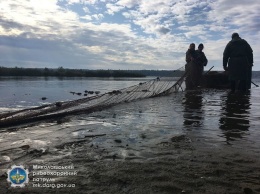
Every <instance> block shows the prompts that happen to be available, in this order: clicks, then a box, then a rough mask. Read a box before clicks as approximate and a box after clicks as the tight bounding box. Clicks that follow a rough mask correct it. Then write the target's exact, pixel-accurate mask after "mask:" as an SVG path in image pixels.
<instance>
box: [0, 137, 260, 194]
mask: <svg viewBox="0 0 260 194" xmlns="http://www.w3.org/2000/svg"><path fill="white" fill-rule="evenodd" d="M97 138H101V137H94V138H88V140H86V141H82V142H78V143H75V142H74V143H67V144H62V145H60V146H57V147H56V148H57V150H56V151H55V153H52V151H50V152H48V153H46V154H39V153H38V154H37V153H28V154H27V156H28V157H30V158H31V160H28V161H26V162H25V166H28V167H29V168H30V166H32V165H35V164H39V165H40V164H43V163H45V164H46V163H48V164H49V165H61V166H66V165H70V164H73V165H74V166H75V170H77V171H78V174H77V176H70V177H63V178H60V179H59V180H58V181H56V182H58V183H65V184H66V183H75V185H76V186H75V188H59V189H57V188H56V189H53V188H33V186H32V184H33V181H30V182H29V184H28V185H27V186H26V187H25V188H23V189H21V188H10V186H9V184H8V183H7V181H6V175H5V174H3V173H2V175H1V178H0V184H1V193H111V194H114V193H136V194H137V193H138V194H139V193H234V194H238V193H260V184H259V183H260V182H259V180H260V161H259V155H257V153H250V152H247V150H245V149H236V148H232V147H228V146H227V147H226V148H225V149H222V148H221V149H220V148H216V147H212V146H206V145H205V144H204V143H201V142H200V141H198V139H193V138H191V137H188V136H186V135H179V136H173V137H171V138H169V139H168V140H167V141H162V142H159V143H158V144H157V145H156V146H154V147H153V148H152V149H151V150H150V151H149V152H147V153H146V154H147V156H148V157H147V158H144V155H145V154H143V157H141V156H137V155H135V154H134V151H133V150H131V145H129V144H125V142H124V140H122V141H121V142H119V141H114V147H116V149H113V151H112V150H111V149H110V148H107V147H104V146H100V145H99V146H97V145H93V139H97ZM112 139H113V137H112ZM115 140H116V139H115ZM119 144H120V145H119ZM122 149H123V150H125V155H124V156H122V154H120V150H122ZM57 153H62V154H61V155H60V157H61V158H62V160H61V159H59V158H56V159H55V157H54V156H53V154H55V155H56V156H57ZM144 153H145V152H144ZM47 158H49V159H48V160H47ZM50 158H53V159H50ZM8 166H10V165H9V164H5V165H1V169H4V168H6V167H8ZM31 171H35V170H31ZM30 178H31V179H32V178H33V177H32V175H30Z"/></svg>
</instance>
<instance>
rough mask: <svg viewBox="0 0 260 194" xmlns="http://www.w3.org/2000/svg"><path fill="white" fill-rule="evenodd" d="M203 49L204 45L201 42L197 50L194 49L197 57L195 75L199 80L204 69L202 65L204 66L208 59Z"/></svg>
mask: <svg viewBox="0 0 260 194" xmlns="http://www.w3.org/2000/svg"><path fill="white" fill-rule="evenodd" d="M203 49H204V45H203V44H202V43H201V44H199V46H198V50H196V53H197V59H196V63H197V77H198V80H199V81H201V78H202V74H203V71H204V66H206V65H207V64H208V59H207V57H206V55H205V53H204V52H203V51H202V50H203Z"/></svg>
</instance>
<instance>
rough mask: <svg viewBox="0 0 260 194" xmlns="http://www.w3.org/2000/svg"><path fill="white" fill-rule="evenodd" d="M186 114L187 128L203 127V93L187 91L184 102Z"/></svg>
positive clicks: (184, 114) (184, 116)
mask: <svg viewBox="0 0 260 194" xmlns="http://www.w3.org/2000/svg"><path fill="white" fill-rule="evenodd" d="M183 105H184V113H183V118H184V121H183V124H184V126H185V127H190V126H195V127H200V126H202V125H203V119H204V111H203V109H202V106H203V99H202V91H201V90H195V91H186V93H185V98H184V100H183Z"/></svg>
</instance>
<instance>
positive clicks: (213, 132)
mask: <svg viewBox="0 0 260 194" xmlns="http://www.w3.org/2000/svg"><path fill="white" fill-rule="evenodd" d="M149 79H151V78H120V79H114V78H111V79H108V78H104V79H101V78H63V79H58V78H41V77H22V78H12V77H1V78H0V91H1V93H0V112H7V111H12V110H17V109H22V108H27V107H34V106H39V105H42V104H48V103H53V102H56V101H65V100H72V99H79V98H82V97H83V96H82V95H81V96H79V95H75V94H74V95H73V94H72V93H71V92H80V93H82V94H84V91H85V90H93V91H100V92H101V93H105V92H108V91H111V90H115V89H121V88H125V87H129V86H132V85H135V84H138V83H140V82H144V81H146V80H149ZM254 81H255V83H256V84H260V80H254ZM42 97H46V98H47V99H46V100H42V99H41V98H42ZM259 102H260V88H258V87H255V86H253V85H252V89H251V91H250V93H248V94H230V93H229V91H227V90H216V89H203V90H197V91H179V92H178V93H173V94H171V95H168V96H162V97H156V98H150V99H144V100H141V101H135V102H130V103H123V104H119V105H116V106H114V107H111V108H109V109H105V110H103V111H99V112H94V113H91V114H81V115H76V116H70V117H68V118H65V119H63V120H62V121H61V122H58V121H55V120H54V121H47V122H41V123H37V124H32V125H25V126H17V127H12V128H3V129H1V131H0V159H1V161H0V164H5V163H8V162H10V161H15V163H16V164H17V163H19V164H27V163H30V162H32V161H33V162H34V163H39V162H46V161H51V160H54V159H57V158H58V159H60V158H63V157H67V156H68V155H69V154H70V153H71V151H72V150H71V149H74V148H73V147H69V148H66V149H65V148H64V145H67V143H69V142H82V141H84V139H85V136H88V135H102V136H100V137H98V138H93V139H91V141H87V142H86V143H88V144H89V146H94V147H95V146H97V147H98V146H99V147H103V148H105V149H107V150H109V153H110V155H111V154H112V155H113V154H115V155H116V157H118V158H121V159H123V160H138V161H140V160H147V159H150V158H159V157H161V155H162V154H160V153H158V152H154V151H153V149H154V148H155V147H156V146H157V145H158V144H160V143H162V142H166V141H168V140H169V137H174V136H180V135H185V136H188V137H189V139H186V141H199V142H202V144H203V145H204V146H208V147H212V148H219V149H225V148H226V147H234V148H237V149H247V150H248V151H249V152H252V153H254V154H257V155H259V153H260V138H259V137H260V130H259V126H260V103H259ZM68 145H71V144H68ZM75 145H76V144H75ZM122 145H123V146H122ZM23 146H24V147H25V148H26V146H28V148H29V150H32V151H35V150H36V151H41V152H48V153H51V154H47V155H44V156H43V157H41V159H34V158H33V157H32V156H31V155H30V154H27V153H28V152H25V151H24V149H21V148H23ZM59 146H61V147H63V148H64V149H63V150H62V151H61V150H60V149H57V148H60V147H59ZM65 147H66V146H65ZM75 149H77V148H75ZM74 151H75V150H74ZM93 157H95V158H96V159H97V158H98V156H97V155H95V156H93ZM2 170H3V171H4V170H5V168H3V169H2Z"/></svg>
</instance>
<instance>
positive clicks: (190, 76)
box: [185, 43, 197, 90]
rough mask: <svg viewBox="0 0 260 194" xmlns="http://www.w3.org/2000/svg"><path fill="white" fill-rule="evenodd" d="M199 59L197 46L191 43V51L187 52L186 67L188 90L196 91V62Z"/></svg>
mask: <svg viewBox="0 0 260 194" xmlns="http://www.w3.org/2000/svg"><path fill="white" fill-rule="evenodd" d="M196 59H197V54H196V51H195V44H194V43H191V44H190V47H189V49H188V50H187V52H186V65H185V71H186V72H187V77H186V80H185V83H186V89H187V90H192V89H196V87H197V85H196V76H195V73H196V64H195V61H196Z"/></svg>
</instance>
